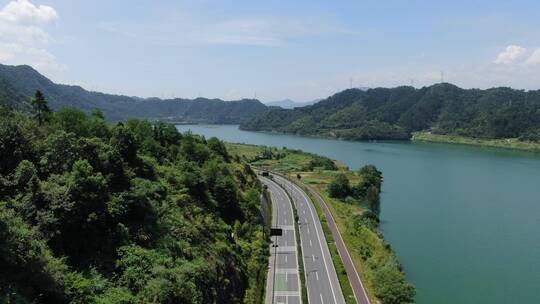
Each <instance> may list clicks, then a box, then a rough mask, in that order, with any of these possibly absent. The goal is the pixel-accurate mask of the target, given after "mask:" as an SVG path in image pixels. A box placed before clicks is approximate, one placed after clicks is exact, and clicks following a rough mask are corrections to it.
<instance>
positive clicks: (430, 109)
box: [241, 83, 540, 140]
mask: <svg viewBox="0 0 540 304" xmlns="http://www.w3.org/2000/svg"><path fill="white" fill-rule="evenodd" d="M241 128H243V129H246V130H266V131H279V132H285V133H296V134H302V135H322V136H329V137H338V138H343V139H351V140H364V139H408V138H410V137H411V132H414V131H426V130H427V131H431V132H433V133H438V134H452V135H461V136H468V137H477V138H521V139H522V140H539V138H540V135H539V134H540V131H539V130H540V90H538V91H522V90H514V89H510V88H493V89H488V90H479V89H470V90H466V89H461V88H459V87H456V86H454V85H451V84H447V83H443V84H436V85H432V86H429V87H424V88H421V89H415V88H413V87H397V88H391V89H387V88H377V89H369V90H365V91H364V90H360V89H349V90H345V91H343V92H340V93H337V94H335V95H333V96H331V97H329V98H327V99H325V100H323V101H321V102H319V103H317V104H315V105H312V106H307V107H302V108H296V109H292V110H284V109H272V110H270V111H268V112H265V113H263V114H260V115H259V116H257V117H255V118H253V119H252V120H250V121H248V122H246V123H244V124H242V125H241Z"/></svg>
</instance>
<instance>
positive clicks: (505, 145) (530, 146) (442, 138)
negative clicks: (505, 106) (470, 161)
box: [411, 132, 540, 153]
mask: <svg viewBox="0 0 540 304" xmlns="http://www.w3.org/2000/svg"><path fill="white" fill-rule="evenodd" d="M411 141H413V142H432V143H447V144H456V145H467V146H477V147H490V148H501V149H509V150H519V151H528V152H533V153H540V143H536V142H527V141H520V140H519V139H517V138H505V139H481V138H473V137H465V136H458V135H442V134H433V133H431V132H415V133H413V136H412V138H411Z"/></svg>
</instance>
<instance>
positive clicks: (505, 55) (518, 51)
mask: <svg viewBox="0 0 540 304" xmlns="http://www.w3.org/2000/svg"><path fill="white" fill-rule="evenodd" d="M526 51H527V49H526V48H524V47H521V46H519V45H509V46H507V47H506V49H505V50H504V51H502V52H501V53H500V54H499V55H498V56H497V58H496V59H495V63H496V64H510V63H513V62H515V61H516V60H517V59H519V58H520V57H521V56H523V54H525V52H526Z"/></svg>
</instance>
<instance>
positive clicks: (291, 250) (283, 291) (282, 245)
mask: <svg viewBox="0 0 540 304" xmlns="http://www.w3.org/2000/svg"><path fill="white" fill-rule="evenodd" d="M259 178H260V180H261V182H262V183H263V184H264V185H266V186H267V187H268V192H270V196H271V199H272V227H275V228H281V229H283V235H282V236H274V237H272V241H273V242H272V245H275V244H277V245H278V246H277V247H270V250H271V255H270V260H269V271H268V278H267V280H266V282H267V285H266V290H267V292H266V299H265V303H267V304H270V303H276V304H277V303H284V304H300V303H301V292H300V291H301V286H300V277H299V272H298V253H297V250H296V242H297V240H296V234H295V232H294V214H293V209H292V204H291V201H290V200H289V197H288V196H287V194H286V193H285V191H284V190H283V188H281V187H280V186H278V185H277V184H276V183H275V182H273V181H271V180H269V179H267V178H264V177H259Z"/></svg>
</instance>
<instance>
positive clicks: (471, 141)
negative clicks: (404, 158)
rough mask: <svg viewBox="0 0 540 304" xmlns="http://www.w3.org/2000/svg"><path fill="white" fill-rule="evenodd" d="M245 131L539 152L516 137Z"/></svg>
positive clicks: (539, 145) (536, 146)
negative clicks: (352, 136)
mask: <svg viewBox="0 0 540 304" xmlns="http://www.w3.org/2000/svg"><path fill="white" fill-rule="evenodd" d="M240 130H242V131H247V132H259V133H266V134H278V135H295V136H302V137H308V138H320V139H331V140H339V141H348V142H368V143H370V142H401V143H402V142H409V143H413V142H430V143H445V144H455V145H464V146H476V147H489V148H500V149H506V150H517V151H526V152H532V153H540V142H538V143H537V142H530V141H520V140H519V139H517V138H504V139H481V138H474V137H465V136H459V135H444V134H433V133H431V132H425V131H421V132H414V133H413V135H412V137H411V138H410V139H408V140H406V139H364V140H352V139H345V138H340V137H335V136H329V135H327V136H325V135H322V134H319V135H317V134H295V133H286V132H278V131H253V130H244V129H241V128H240Z"/></svg>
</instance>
